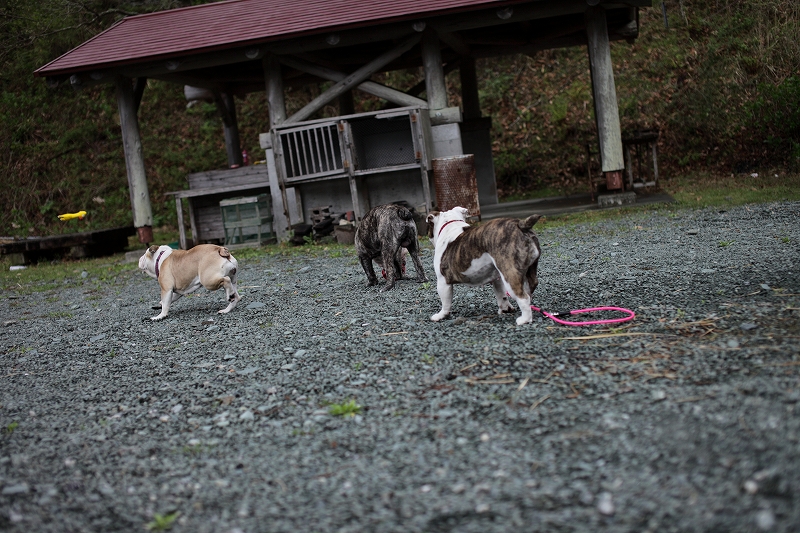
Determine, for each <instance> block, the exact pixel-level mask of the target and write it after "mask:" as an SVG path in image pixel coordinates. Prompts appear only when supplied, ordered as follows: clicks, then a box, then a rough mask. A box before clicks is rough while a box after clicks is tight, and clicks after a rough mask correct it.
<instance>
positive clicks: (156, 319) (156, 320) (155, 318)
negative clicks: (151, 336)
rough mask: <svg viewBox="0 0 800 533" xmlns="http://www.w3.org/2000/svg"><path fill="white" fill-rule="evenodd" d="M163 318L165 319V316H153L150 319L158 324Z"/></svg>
mask: <svg viewBox="0 0 800 533" xmlns="http://www.w3.org/2000/svg"><path fill="white" fill-rule="evenodd" d="M163 318H164V317H163V316H161V315H158V316H151V317H150V320H152V321H153V322H158V321H159V320H162V319H163Z"/></svg>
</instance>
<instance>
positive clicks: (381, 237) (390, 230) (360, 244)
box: [355, 204, 428, 292]
mask: <svg viewBox="0 0 800 533" xmlns="http://www.w3.org/2000/svg"><path fill="white" fill-rule="evenodd" d="M355 244H356V252H358V260H359V261H360V262H361V267H362V268H363V269H364V272H365V273H366V274H367V285H369V286H372V285H376V284H377V283H378V277H377V276H376V275H375V270H374V269H373V267H372V261H373V260H374V261H375V262H376V263H378V264H379V265H381V266H382V267H383V269H384V271H385V272H386V285H384V286H383V288H382V289H381V292H383V291H388V290H389V289H391V288H392V287H394V283H395V280H398V279H403V278H404V276H403V265H402V262H403V248H405V249H406V250H408V254H409V255H410V256H411V259H412V260H413V261H414V268H416V270H417V281H419V282H423V281H428V278H427V277H426V276H425V272H424V270H423V269H422V261H420V260H419V241H418V240H417V225H416V224H415V223H414V216H413V214H412V213H411V211H410V210H409V209H407V208H405V207H403V206H401V205H396V204H386V205H379V206H377V207H373V208H372V209H370V210H369V211H368V212H367V214H366V215H364V218H362V219H361V223H360V224H359V225H358V228H357V229H356V242H355Z"/></svg>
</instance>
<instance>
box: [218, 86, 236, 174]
mask: <svg viewBox="0 0 800 533" xmlns="http://www.w3.org/2000/svg"><path fill="white" fill-rule="evenodd" d="M214 103H215V104H216V105H217V110H218V111H219V114H220V116H221V117H222V130H223V132H224V134H225V152H226V153H227V154H228V166H229V167H233V166H234V165H235V166H237V167H238V166H241V165H242V148H241V142H240V140H239V123H238V121H237V120H236V102H235V101H234V100H233V95H232V94H230V93H228V92H225V93H220V92H216V91H215V92H214Z"/></svg>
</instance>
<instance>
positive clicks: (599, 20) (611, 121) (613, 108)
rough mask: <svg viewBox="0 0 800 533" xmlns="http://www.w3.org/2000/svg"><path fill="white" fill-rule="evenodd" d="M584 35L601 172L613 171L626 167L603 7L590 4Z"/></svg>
mask: <svg viewBox="0 0 800 533" xmlns="http://www.w3.org/2000/svg"><path fill="white" fill-rule="evenodd" d="M586 37H587V39H588V42H589V46H588V49H589V66H590V71H591V76H592V92H593V94H594V108H595V119H596V121H597V136H598V141H599V143H600V161H601V163H602V171H603V172H614V171H618V170H620V169H623V168H625V161H624V160H623V155H622V132H621V129H620V124H619V107H618V105H617V91H616V87H615V85H614V67H613V63H612V62H611V47H610V45H609V41H608V26H607V24H606V10H605V9H604V8H602V7H592V8H589V9H588V10H587V11H586Z"/></svg>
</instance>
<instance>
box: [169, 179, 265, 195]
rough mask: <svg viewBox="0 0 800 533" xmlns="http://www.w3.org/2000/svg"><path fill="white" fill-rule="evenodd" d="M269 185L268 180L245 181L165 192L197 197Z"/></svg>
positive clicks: (261, 187) (263, 187)
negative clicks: (235, 183)
mask: <svg viewBox="0 0 800 533" xmlns="http://www.w3.org/2000/svg"><path fill="white" fill-rule="evenodd" d="M268 187H269V182H268V181H261V182H257V183H245V184H241V185H225V186H222V187H205V188H202V189H188V190H184V191H172V192H167V193H164V194H167V195H169V196H172V197H173V198H176V199H179V198H198V197H202V196H210V195H218V194H225V193H232V192H243V191H250V190H254V189H266V188H268Z"/></svg>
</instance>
